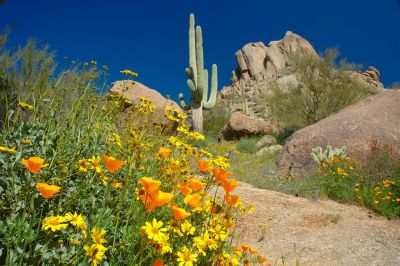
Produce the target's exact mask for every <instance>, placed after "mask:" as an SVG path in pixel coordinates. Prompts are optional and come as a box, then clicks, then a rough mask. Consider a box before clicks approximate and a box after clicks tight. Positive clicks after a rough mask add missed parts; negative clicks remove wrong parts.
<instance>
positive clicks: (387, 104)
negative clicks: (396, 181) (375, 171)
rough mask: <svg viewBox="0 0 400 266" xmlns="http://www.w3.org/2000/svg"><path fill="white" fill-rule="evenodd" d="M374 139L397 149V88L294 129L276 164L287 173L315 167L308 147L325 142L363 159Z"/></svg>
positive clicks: (399, 111)
mask: <svg viewBox="0 0 400 266" xmlns="http://www.w3.org/2000/svg"><path fill="white" fill-rule="evenodd" d="M374 142H377V144H378V145H379V146H383V145H390V146H391V147H392V149H393V151H394V152H395V153H399V152H400V91H391V90H387V91H385V92H382V93H379V94H376V95H373V96H369V97H367V98H366V99H364V100H362V101H360V102H358V103H355V104H353V105H350V106H347V107H345V108H344V109H342V110H340V111H339V112H338V113H336V114H332V115H330V116H328V117H327V118H325V119H323V120H321V121H319V122H317V123H315V124H313V125H310V126H308V127H305V128H303V129H300V130H299V131H296V132H295V133H294V134H293V135H292V136H291V137H290V138H289V139H288V140H287V141H286V144H285V146H284V148H283V150H282V152H281V153H280V155H279V158H278V162H277V163H278V168H279V169H280V170H281V171H282V173H284V174H287V175H302V174H303V173H305V172H306V171H307V170H309V169H311V168H313V167H315V166H314V165H313V161H312V159H311V157H310V153H311V149H312V148H315V147H318V146H319V147H323V148H325V147H326V146H327V145H331V146H332V147H342V146H346V153H347V155H349V156H351V157H352V158H355V159H356V160H360V161H363V160H365V159H366V157H367V155H368V153H369V152H370V148H371V144H372V143H374Z"/></svg>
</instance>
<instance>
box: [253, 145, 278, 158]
mask: <svg viewBox="0 0 400 266" xmlns="http://www.w3.org/2000/svg"><path fill="white" fill-rule="evenodd" d="M281 150H282V145H273V146H270V147H264V148H262V149H261V150H259V151H258V152H257V153H256V155H257V156H262V155H267V154H273V153H276V152H280V151H281Z"/></svg>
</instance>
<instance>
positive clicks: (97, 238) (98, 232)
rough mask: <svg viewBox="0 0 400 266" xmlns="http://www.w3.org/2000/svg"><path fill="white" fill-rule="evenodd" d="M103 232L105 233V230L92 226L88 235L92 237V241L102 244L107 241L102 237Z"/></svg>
mask: <svg viewBox="0 0 400 266" xmlns="http://www.w3.org/2000/svg"><path fill="white" fill-rule="evenodd" d="M105 234H106V230H104V229H97V228H93V229H92V232H91V234H90V236H91V237H92V240H93V242H94V243H96V244H104V243H107V241H106V240H105V239H104V235H105Z"/></svg>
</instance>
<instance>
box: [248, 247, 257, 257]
mask: <svg viewBox="0 0 400 266" xmlns="http://www.w3.org/2000/svg"><path fill="white" fill-rule="evenodd" d="M249 251H250V254H252V255H254V254H256V253H257V250H255V249H254V248H249Z"/></svg>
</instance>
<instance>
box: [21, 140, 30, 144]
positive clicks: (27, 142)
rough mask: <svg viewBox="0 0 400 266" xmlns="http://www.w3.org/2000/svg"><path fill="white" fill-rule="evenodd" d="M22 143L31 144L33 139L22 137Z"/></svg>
mask: <svg viewBox="0 0 400 266" xmlns="http://www.w3.org/2000/svg"><path fill="white" fill-rule="evenodd" d="M21 143H22V144H25V145H26V144H30V143H31V140H30V139H21Z"/></svg>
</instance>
